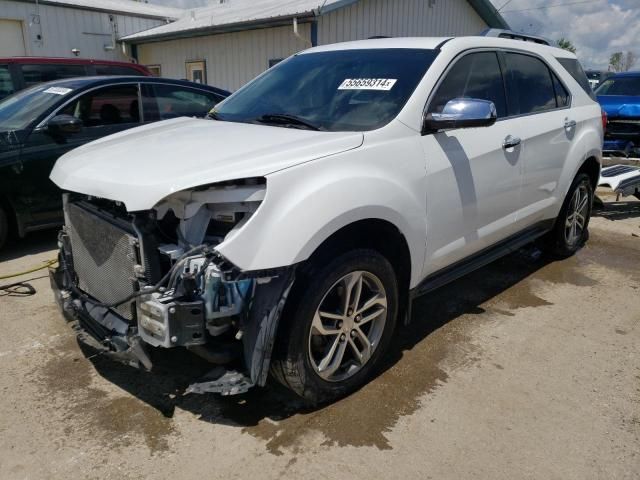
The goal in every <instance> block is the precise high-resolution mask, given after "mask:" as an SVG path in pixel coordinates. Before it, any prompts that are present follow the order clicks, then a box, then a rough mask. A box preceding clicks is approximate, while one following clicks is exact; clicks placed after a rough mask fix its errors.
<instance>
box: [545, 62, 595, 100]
mask: <svg viewBox="0 0 640 480" xmlns="http://www.w3.org/2000/svg"><path fill="white" fill-rule="evenodd" d="M556 60H558V62H560V65H562V66H563V67H564V68H565V70H566V71H567V72H569V74H570V75H571V76H572V77H573V78H574V79H575V81H576V82H578V84H579V85H580V86H581V87H582V89H583V90H584V91H585V92H587V94H588V95H589V96H590V97H591V98H592V99H594V100H595V99H596V96H595V95H594V94H593V89H592V88H591V85H590V84H589V79H588V78H587V75H586V74H585V73H584V70H583V69H582V65H580V62H579V61H578V60H577V59H575V58H556ZM603 80H604V79H603Z"/></svg>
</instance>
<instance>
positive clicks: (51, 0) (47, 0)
mask: <svg viewBox="0 0 640 480" xmlns="http://www.w3.org/2000/svg"><path fill="white" fill-rule="evenodd" d="M11 1H13V2H21V3H30V4H34V3H37V4H38V5H49V6H52V7H59V8H71V9H74V10H87V11H90V12H102V13H112V14H115V15H123V16H128V17H140V18H149V19H153V20H177V19H178V18H179V17H178V16H176V15H174V14H172V15H161V14H150V13H142V12H135V11H132V10H126V9H123V10H119V9H117V8H101V7H95V6H89V5H74V4H71V3H61V2H56V1H55V0H39V1H38V2H34V0H11Z"/></svg>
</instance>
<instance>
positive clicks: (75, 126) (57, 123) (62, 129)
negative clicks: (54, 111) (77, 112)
mask: <svg viewBox="0 0 640 480" xmlns="http://www.w3.org/2000/svg"><path fill="white" fill-rule="evenodd" d="M80 130H82V120H80V119H79V118H76V117H74V116H73V115H56V116H55V117H53V118H52V119H51V120H49V122H47V131H48V132H49V133H51V134H53V135H57V136H66V135H71V134H73V133H78V132H79V131H80Z"/></svg>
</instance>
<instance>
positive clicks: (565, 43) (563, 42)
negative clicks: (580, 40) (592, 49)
mask: <svg viewBox="0 0 640 480" xmlns="http://www.w3.org/2000/svg"><path fill="white" fill-rule="evenodd" d="M556 43H557V44H558V46H559V47H560V48H563V49H564V50H569V51H570V52H571V53H576V47H575V45H574V44H573V43H572V42H571V40H569V39H568V38H564V37H562V38H561V39H560V40H558V41H557V42H556Z"/></svg>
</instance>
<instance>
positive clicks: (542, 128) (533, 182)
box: [503, 52, 576, 228]
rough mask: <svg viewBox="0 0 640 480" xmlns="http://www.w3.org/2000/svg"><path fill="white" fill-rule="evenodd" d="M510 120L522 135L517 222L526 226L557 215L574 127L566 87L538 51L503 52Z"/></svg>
mask: <svg viewBox="0 0 640 480" xmlns="http://www.w3.org/2000/svg"><path fill="white" fill-rule="evenodd" d="M503 59H504V64H505V65H506V71H507V77H506V78H507V92H508V102H509V115H510V117H511V119H510V120H509V121H510V122H511V123H512V124H513V126H514V131H517V132H518V133H517V135H518V136H519V137H520V138H521V140H522V149H523V176H522V191H521V206H520V211H519V212H518V215H517V219H516V223H517V225H518V228H526V227H528V226H533V225H535V224H536V223H538V222H540V221H542V220H545V219H548V218H551V217H553V216H555V210H554V208H555V205H556V203H557V202H558V201H562V197H563V196H564V192H560V191H559V188H558V187H559V180H560V174H561V172H562V168H563V166H564V162H565V160H566V158H567V155H568V154H569V149H570V148H571V144H572V141H573V137H574V135H575V132H576V122H575V119H574V118H573V117H572V115H571V110H570V108H569V107H570V103H571V97H570V95H569V93H568V90H567V88H566V87H565V86H564V85H563V84H562V82H561V81H560V80H559V78H558V76H557V75H556V74H555V73H554V72H553V71H552V70H551V69H550V68H549V67H548V65H547V64H546V63H545V62H544V61H543V60H542V59H541V58H538V57H537V56H534V55H530V54H525V53H516V52H504V53H503Z"/></svg>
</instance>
